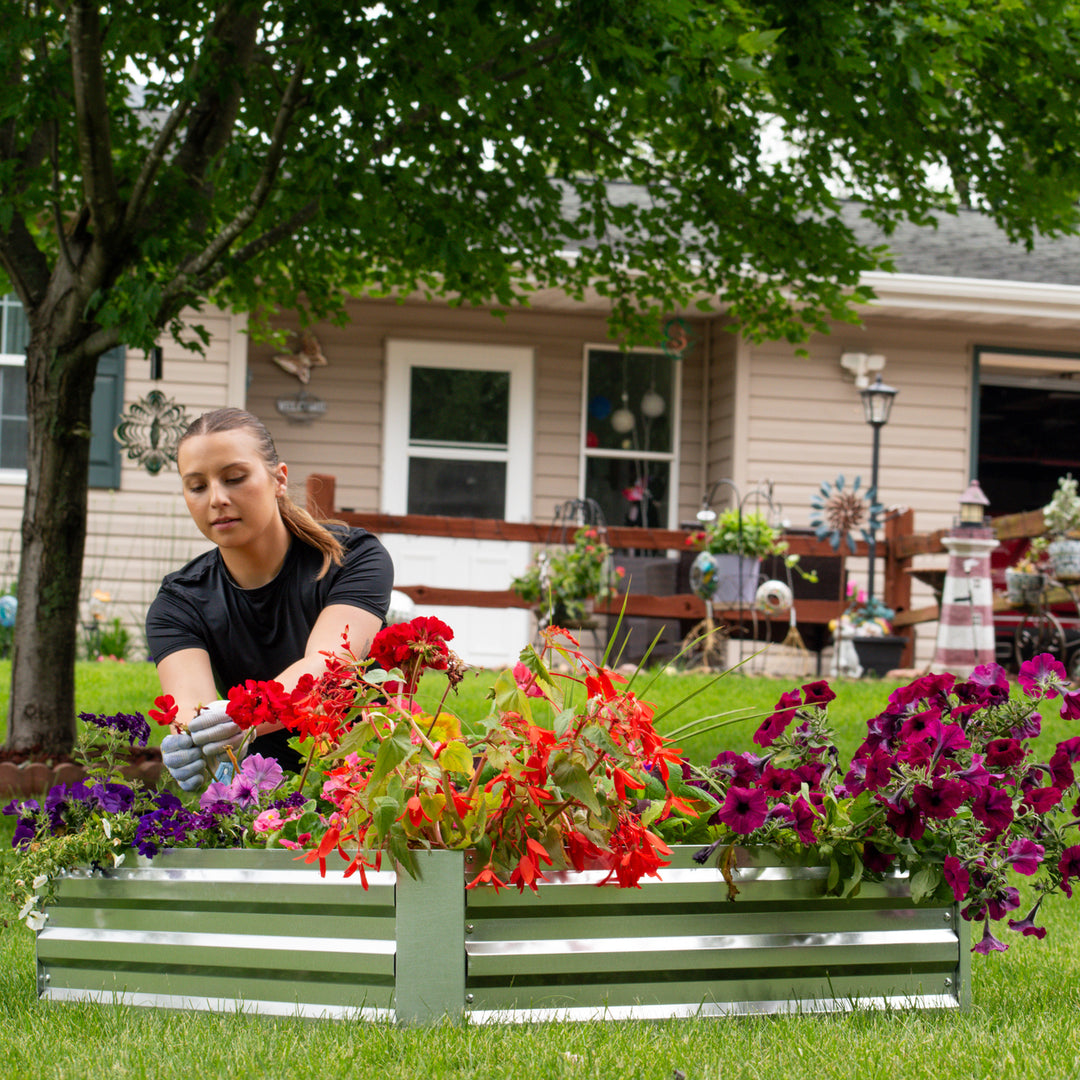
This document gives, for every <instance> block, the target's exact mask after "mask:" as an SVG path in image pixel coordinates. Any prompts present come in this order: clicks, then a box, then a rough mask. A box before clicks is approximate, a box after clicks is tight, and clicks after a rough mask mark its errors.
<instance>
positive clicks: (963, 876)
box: [945, 855, 971, 901]
mask: <svg viewBox="0 0 1080 1080" xmlns="http://www.w3.org/2000/svg"><path fill="white" fill-rule="evenodd" d="M945 880H946V881H947V882H948V883H949V888H950V889H952V894H953V899H954V900H956V901H960V900H963V899H964V897H965V896H967V891H968V888H969V887H970V885H971V875H970V874H969V873H968V872H967V868H966V867H965V866H964V864H963V863H962V862H961V861H960V860H959V859H958V858H957V857H956V856H955V855H946V856H945Z"/></svg>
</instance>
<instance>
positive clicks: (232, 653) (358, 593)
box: [146, 409, 393, 791]
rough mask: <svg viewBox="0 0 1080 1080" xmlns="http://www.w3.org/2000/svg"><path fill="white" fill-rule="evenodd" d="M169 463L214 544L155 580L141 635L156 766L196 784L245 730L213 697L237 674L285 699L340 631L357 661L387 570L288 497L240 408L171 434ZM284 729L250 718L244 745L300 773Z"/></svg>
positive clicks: (318, 666)
mask: <svg viewBox="0 0 1080 1080" xmlns="http://www.w3.org/2000/svg"><path fill="white" fill-rule="evenodd" d="M177 466H178V469H179V472H180V478H181V482H182V483H183V492H184V501H185V503H186V504H187V508H188V511H189V512H190V514H191V517H192V519H193V520H194V522H195V524H196V526H198V529H199V531H200V532H201V533H202V534H203V535H204V536H205V537H207V539H209V540H212V541H213V542H214V545H215V548H214V549H213V550H212V551H209V552H206V553H205V554H203V555H200V556H198V557H197V558H195V559H193V560H192V561H191V562H189V563H188V564H187V565H186V566H184V567H182V568H181V569H180V570H177V571H176V572H175V573H172V574H169V575H168V576H167V577H166V578H165V579H164V581H163V582H162V584H161V589H160V591H159V592H158V595H157V597H156V599H155V600H154V602H153V603H152V604H151V606H150V610H149V612H148V613H147V619H146V637H147V641H148V643H149V646H150V652H151V654H152V656H153V659H154V661H155V663H156V664H157V669H158V677H159V678H160V680H161V688H162V691H163V693H164V694H165V695H168V696H171V697H172V699H173V701H174V703H175V714H174V716H175V720H174V732H173V734H171V735H169V736H167V737H166V738H165V740H164V741H163V743H162V760H163V762H164V764H165V766H166V768H167V769H168V770H169V772H170V773H171V774H172V775H173V777H174V778H175V779H176V780H177V782H178V783H179V784H180V786H181V787H182V788H183V789H184V790H185V791H194V790H196V789H198V788H199V787H201V786H202V785H203V784H204V783H205V782H206V780H207V779H209V777H208V765H209V764H210V763H211V762H216V760H217V759H218V758H219V757H220V756H221V755H222V754H224V753H225V752H226V748H227V747H232V748H235V747H237V746H238V745H239V744H240V742H241V741H242V740H243V738H244V736H245V732H244V731H242V730H241V728H240V727H239V726H238V725H237V724H235V723H234V722H233V721H232V720H231V719H230V718H229V716H228V714H227V712H226V707H227V706H228V701H227V700H225V699H224V698H223V697H222V695H223V694H224V693H226V692H227V690H228V689H229V688H230V687H234V686H244V685H245V684H246V683H247V681H248V680H260V681H262V680H274V681H276V682H278V683H280V684H281V685H282V686H283V688H284V690H285V692H286V693H289V692H291V691H292V690H293V689H294V688H295V687H296V685H297V683H298V682H300V680H301V679H302V677H303V676H305V675H309V676H312V677H314V678H318V677H319V676H320V675H321V674H322V673H323V672H324V671H325V669H326V656H325V654H326V653H328V652H333V651H335V650H337V649H339V648H340V647H341V643H342V640H343V638H347V640H348V641H349V643H350V647H351V650H352V652H353V653H354V654H355V655H356V656H357V657H363V656H366V655H367V652H368V649H369V648H370V646H371V641H372V638H373V637H374V636H375V634H376V632H377V631H378V630H379V628H380V627H381V626H382V623H383V617H384V616H385V614H386V611H387V608H388V606H389V602H390V591H391V588H392V586H393V566H392V564H391V561H390V556H389V554H388V553H387V551H386V549H385V548H384V547H383V546H382V544H380V543H379V541H378V539H377V538H376V537H374V536H372V535H371V534H370V533H368V532H366V531H365V530H364V529H360V528H352V529H350V528H347V527H345V526H342V525H336V524H326V525H324V524H321V523H319V522H317V521H316V520H315V519H314V518H312V517H311V515H310V514H308V513H307V512H306V511H305V510H302V509H301V508H300V507H298V506H297V505H296V504H295V503H294V502H293V501H292V499H290V497H289V494H288V490H287V479H288V468H287V466H286V465H285V463H284V462H282V461H280V460H279V459H278V455H277V451H276V449H275V448H274V443H273V440H272V438H271V437H270V433H269V431H267V429H266V427H265V426H264V425H263V423H262V422H261V421H260V420H259V419H258V418H257V417H256V416H254V415H253V414H251V413H248V412H245V411H243V410H241V409H218V410H216V411H214V412H209V413H205V414H204V415H203V416H201V417H199V419H197V420H196V421H195V422H194V423H193V424H192V425H191V427H189V428H188V430H187V431H186V432H185V433H184V435H183V437H182V438H181V440H180V445H179V447H178V451H177ZM185 727H186V730H184V729H185ZM289 734H290V733H289V732H288V731H287V730H286V729H285V728H283V727H281V725H279V724H272V723H265V724H261V725H259V726H258V727H257V737H256V738H255V739H254V741H253V742H251V743H250V750H251V751H253V752H255V753H260V754H262V755H264V756H266V757H272V758H276V759H277V760H278V762H279V763H280V764H281V765H282V766H283V767H284V768H286V769H293V770H296V769H299V767H300V759H299V755H297V754H296V752H295V751H294V750H292V749H291V748H290V747H289V745H288V739H289Z"/></svg>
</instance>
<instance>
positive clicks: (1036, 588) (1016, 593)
mask: <svg viewBox="0 0 1080 1080" xmlns="http://www.w3.org/2000/svg"><path fill="white" fill-rule="evenodd" d="M1044 588H1046V575H1045V574H1043V573H1041V572H1039V571H1028V570H1013V569H1008V570H1006V571H1005V590H1006V595H1007V596H1008V598H1009V602H1010V603H1012V604H1037V603H1038V602H1039V597H1040V596H1042V591H1043V589H1044Z"/></svg>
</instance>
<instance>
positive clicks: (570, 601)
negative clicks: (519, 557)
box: [510, 528, 623, 629]
mask: <svg viewBox="0 0 1080 1080" xmlns="http://www.w3.org/2000/svg"><path fill="white" fill-rule="evenodd" d="M622 576H623V568H622V567H620V566H615V565H614V563H613V562H612V558H611V548H610V547H608V545H607V544H606V543H605V542H604V541H603V539H602V538H601V536H600V534H599V532H598V531H597V530H596V529H594V528H583V529H578V530H577V531H576V532H575V533H574V538H573V543H572V544H571V545H570V546H569V547H567V548H557V549H548V548H545V549H544V550H542V551H540V552H539V553H538V554H537V556H536V559H535V560H534V561H533V563H532V565H531V566H530V567H529V568H528V570H526V571H525V573H524V574H522V575H521V576H520V577H516V578H514V580H513V581H512V582H511V583H510V591H511V592H513V593H514V594H516V595H517V596H520V597H521V599H522V600H527V601H528V602H529V603H530V604H533V605H534V607H535V609H536V617H537V621H538V622H539V623H540V626H541V628H543V627H545V626H564V627H568V628H571V629H573V628H575V627H581V626H586V625H589V623H590V620H591V617H592V609H593V604H594V603H595V602H596V601H598V600H599V601H603V600H606V599H607V598H608V597H609V596H611V594H612V593H613V592H614V585H615V582H616V581H618V580H619V579H621V578H622Z"/></svg>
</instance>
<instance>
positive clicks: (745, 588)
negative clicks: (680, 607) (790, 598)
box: [686, 507, 787, 604]
mask: <svg viewBox="0 0 1080 1080" xmlns="http://www.w3.org/2000/svg"><path fill="white" fill-rule="evenodd" d="M686 544H687V546H688V547H691V548H694V549H696V550H697V551H699V552H700V554H699V555H698V557H697V558H696V559H695V560H694V562H693V565H692V566H691V568H690V582H691V587H692V588H693V589H694V591H695V592H696V593H697V594H698V595H699V596H701V597H702V598H703V599H707V600H711V601H712V602H713V603H720V604H723V603H753V601H754V596H755V593H756V592H757V587H758V577H759V575H760V573H761V560H762V559H763V558H765V556H766V555H780V554H783V552H785V551H786V550H787V544H786V543H784V542H783V541H782V540H781V539H780V530H779V529H778V528H776V527H775V526H773V525H771V524H770V523H769V520H768V518H767V517H765V515H764V514H762V513H760V512H758V511H752V512H751V513H748V514H744V513H743V512H742V511H740V510H739V509H738V508H734V507H733V508H731V509H728V510H725V511H723V512H722V513H721V514H720V515H719V517H717V519H716V520H715V521H713V522H711V523H710V524H709V525H708V526H706V527H705V528H704V529H699V530H697V531H696V532H693V533H691V534H690V535H689V536H688V537H687V538H686Z"/></svg>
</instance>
